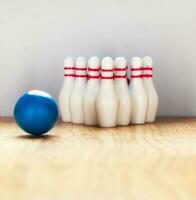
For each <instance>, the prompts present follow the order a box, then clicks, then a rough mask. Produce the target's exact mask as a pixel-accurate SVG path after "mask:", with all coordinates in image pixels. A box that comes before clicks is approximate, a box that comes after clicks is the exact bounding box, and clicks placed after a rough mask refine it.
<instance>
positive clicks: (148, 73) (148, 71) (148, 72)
mask: <svg viewBox="0 0 196 200" xmlns="http://www.w3.org/2000/svg"><path fill="white" fill-rule="evenodd" d="M142 69H143V78H152V77H153V73H152V71H153V68H152V66H143V67H142Z"/></svg>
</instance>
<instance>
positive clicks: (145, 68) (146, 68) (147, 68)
mask: <svg viewBox="0 0 196 200" xmlns="http://www.w3.org/2000/svg"><path fill="white" fill-rule="evenodd" d="M142 69H143V70H151V71H152V70H153V69H152V67H149V66H146V67H142Z"/></svg>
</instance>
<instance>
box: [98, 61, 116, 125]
mask: <svg viewBox="0 0 196 200" xmlns="http://www.w3.org/2000/svg"><path fill="white" fill-rule="evenodd" d="M113 69H114V62H113V60H112V58H110V57H105V58H103V59H102V62H101V83H100V87H99V91H98V94H97V97H96V112H97V118H98V124H99V126H100V127H115V126H116V121H117V115H118V97H117V94H116V90H115V85H114V74H113Z"/></svg>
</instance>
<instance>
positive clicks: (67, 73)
mask: <svg viewBox="0 0 196 200" xmlns="http://www.w3.org/2000/svg"><path fill="white" fill-rule="evenodd" d="M74 75H75V74H74V67H71V66H64V77H74Z"/></svg>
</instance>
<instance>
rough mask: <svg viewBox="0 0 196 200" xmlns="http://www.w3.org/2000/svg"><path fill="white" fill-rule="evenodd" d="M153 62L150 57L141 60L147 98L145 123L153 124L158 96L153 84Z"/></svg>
mask: <svg viewBox="0 0 196 200" xmlns="http://www.w3.org/2000/svg"><path fill="white" fill-rule="evenodd" d="M152 77H153V60H152V58H151V57H147V56H146V57H144V58H143V83H144V88H145V91H146V95H147V98H148V106H147V112H146V122H154V121H155V118H156V113H157V107H158V94H157V91H156V89H155V86H154V83H153V78H152Z"/></svg>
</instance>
